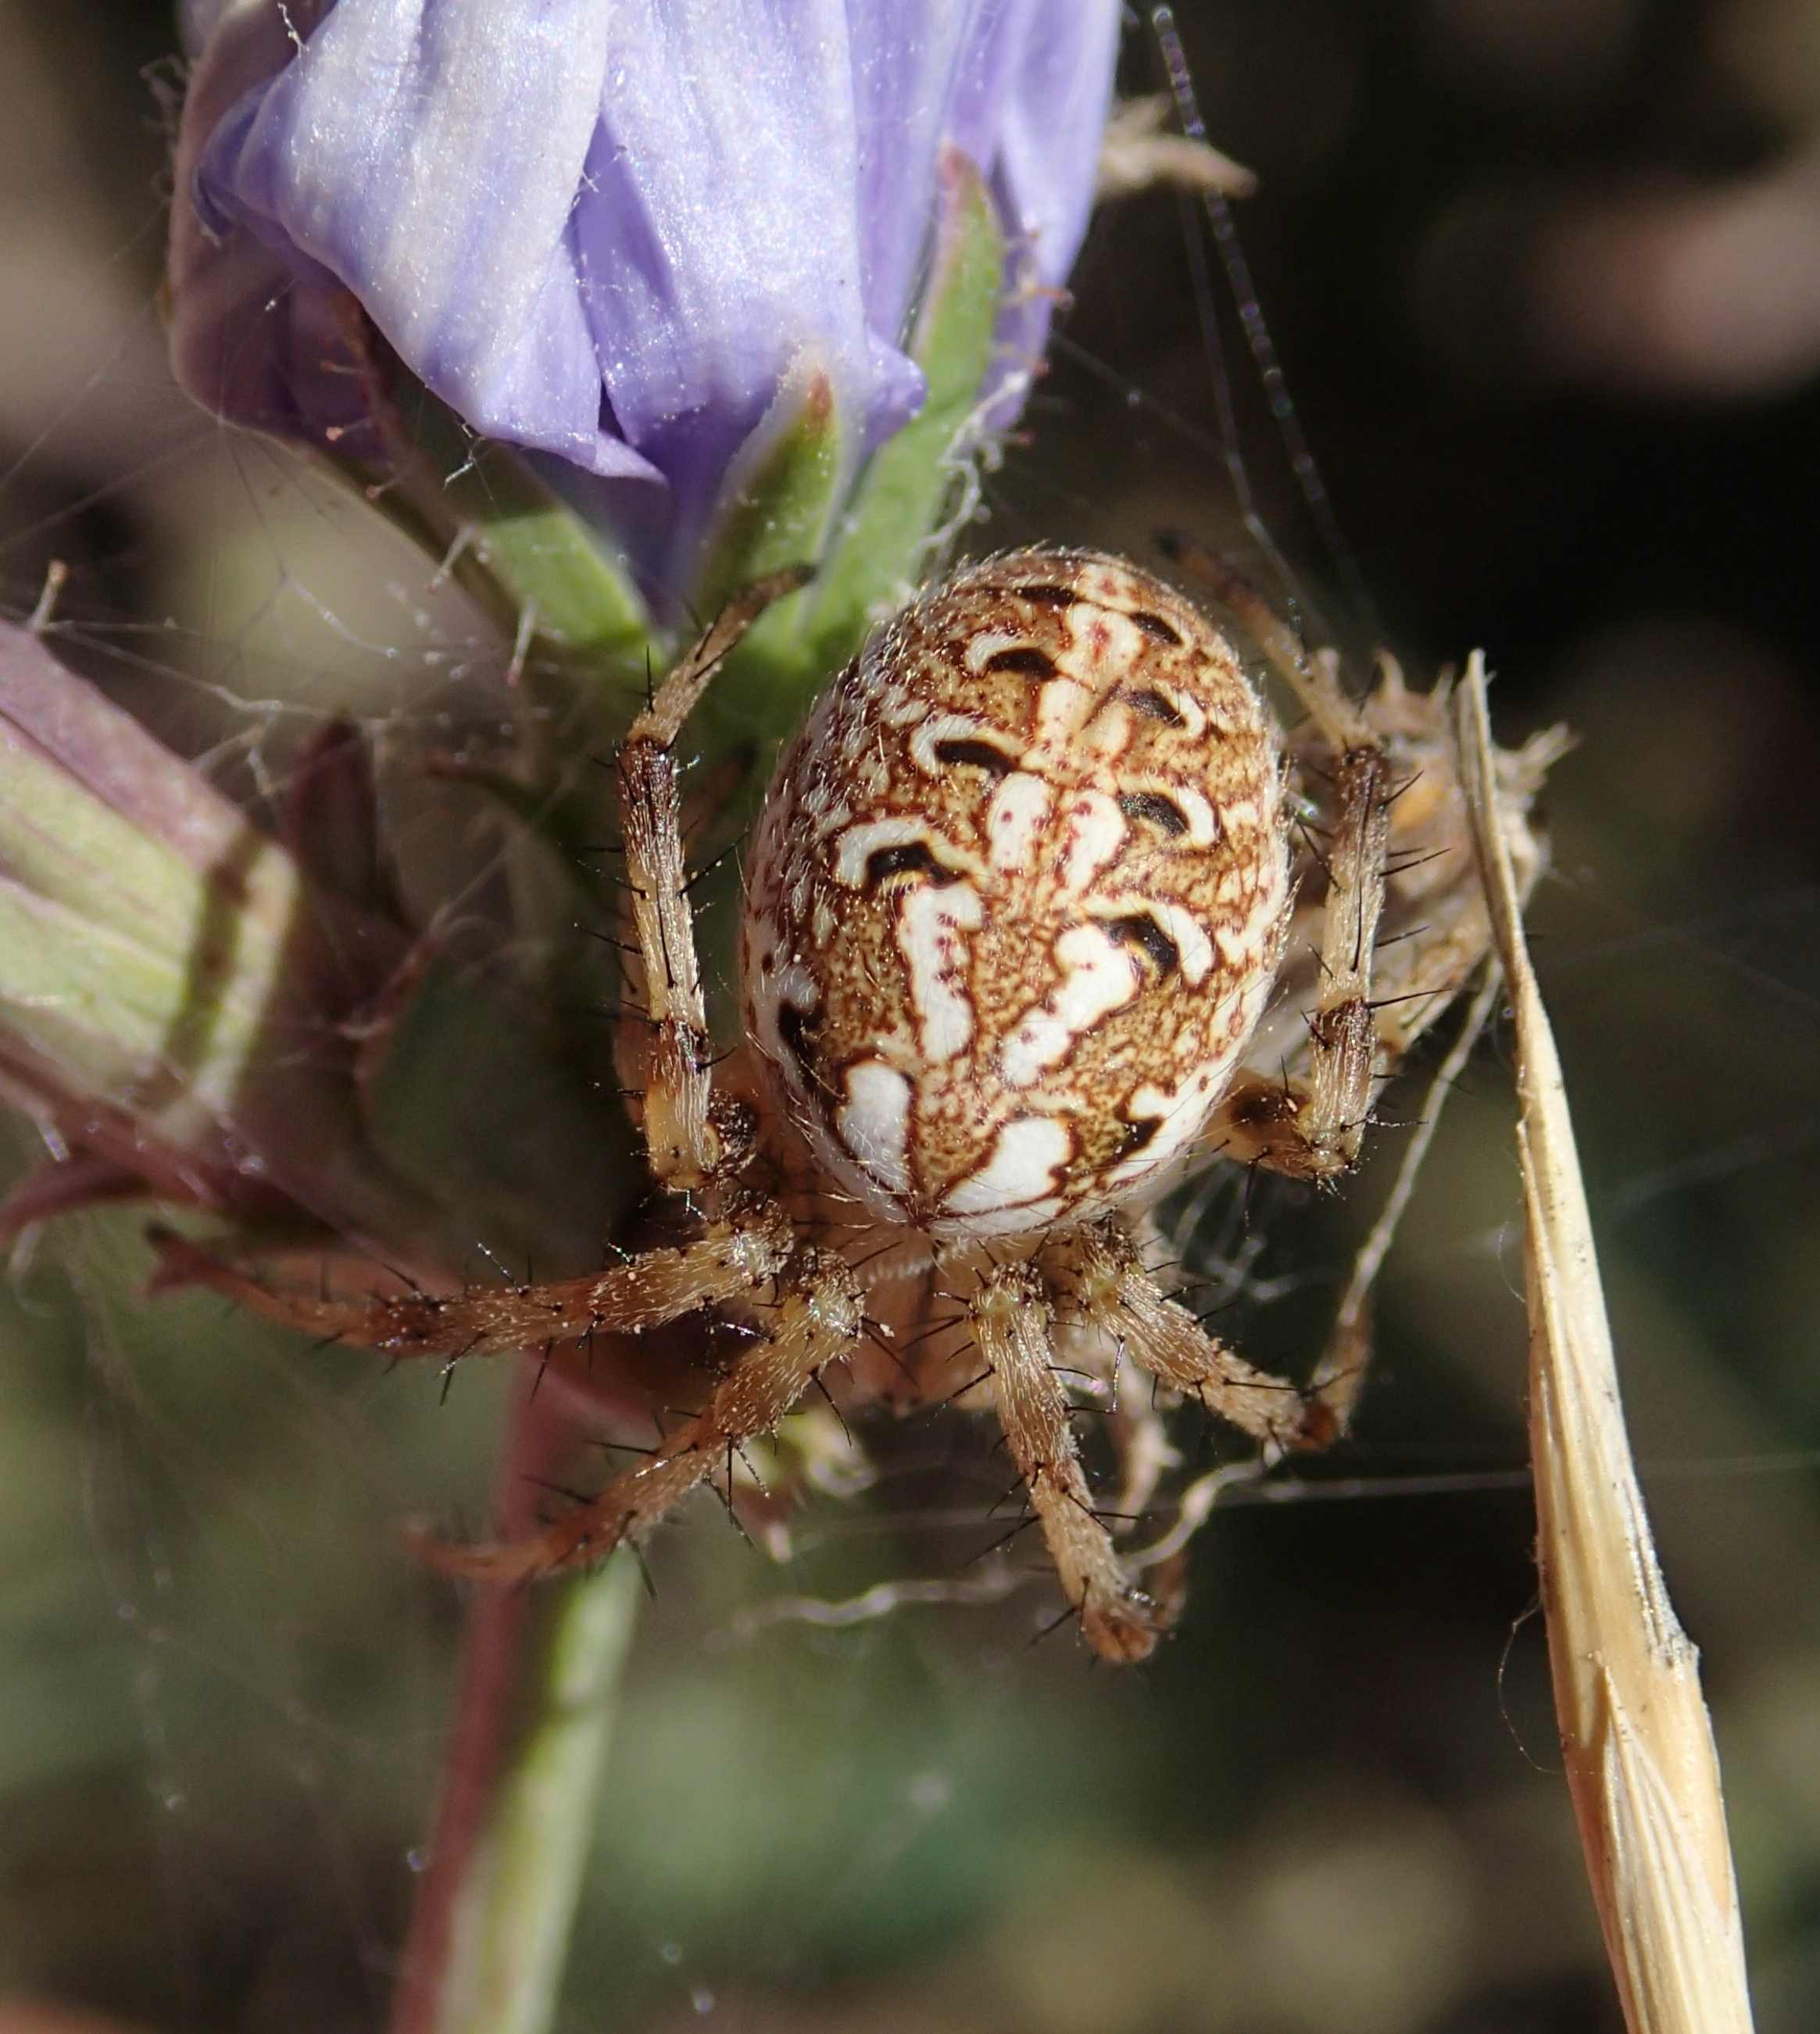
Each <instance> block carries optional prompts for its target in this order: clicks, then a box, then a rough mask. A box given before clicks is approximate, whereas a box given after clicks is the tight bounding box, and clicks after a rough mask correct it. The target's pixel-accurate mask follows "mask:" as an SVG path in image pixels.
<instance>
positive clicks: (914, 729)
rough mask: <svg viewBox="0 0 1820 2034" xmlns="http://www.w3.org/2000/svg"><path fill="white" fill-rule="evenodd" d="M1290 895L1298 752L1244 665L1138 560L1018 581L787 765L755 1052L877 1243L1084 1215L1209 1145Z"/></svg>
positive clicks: (762, 880) (877, 670) (749, 999)
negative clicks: (876, 1226)
mask: <svg viewBox="0 0 1820 2034" xmlns="http://www.w3.org/2000/svg"><path fill="white" fill-rule="evenodd" d="M1288 891H1289V857H1288V849H1287V844H1286V841H1285V831H1284V822H1283V816H1282V761H1281V751H1280V742H1279V739H1278V735H1277V733H1276V730H1275V729H1274V725H1273V723H1272V722H1271V721H1270V717H1269V715H1268V714H1267V712H1266V710H1265V708H1264V707H1263V704H1262V702H1261V701H1260V700H1259V697H1258V696H1257V694H1256V692H1255V689H1253V687H1252V685H1251V682H1250V681H1249V680H1248V677H1246V675H1245V674H1244V671H1243V670H1242V669H1241V668H1240V664H1239V662H1238V660H1237V658H1236V655H1235V653H1234V651H1233V648H1232V647H1231V645H1230V644H1229V643H1228V641H1227V640H1226V638H1225V636H1223V635H1222V634H1221V633H1220V632H1218V630H1217V629H1214V627H1213V626H1212V625H1210V623H1209V622H1207V621H1206V620H1205V619H1204V618H1203V617H1202V616H1201V615H1200V614H1198V613H1197V612H1196V610H1195V609H1194V608H1193V607H1191V606H1190V605H1189V604H1188V602H1186V601H1184V600H1183V599H1181V598H1180V596H1179V595H1176V593H1175V592H1173V591H1172V590H1171V589H1170V588H1169V587H1166V586H1165V585H1164V584H1162V583H1161V581H1159V580H1156V579H1154V578H1153V577H1151V576H1150V575H1149V574H1148V573H1146V572H1142V571H1139V569H1137V568H1136V567H1135V566H1132V565H1128V564H1125V563H1124V562H1122V561H1119V560H1116V559H1113V558H1110V557H1104V556H1101V555H1098V554H1092V553H1079V552H1060V551H1050V550H1032V551H1024V552H1019V553H1015V554H1011V555H1008V556H1005V557H998V558H995V559H993V560H991V561H989V562H987V563H985V564H984V565H977V566H974V567H972V568H970V569H967V570H966V571H964V572H961V573H960V574H959V575H958V576H956V577H955V578H953V579H951V580H948V582H947V583H946V584H944V585H942V586H940V587H937V588H936V589H935V590H934V591H932V592H931V593H929V595H925V597H924V598H923V599H921V601H919V602H918V603H917V604H916V605H915V606H912V607H911V608H910V609H909V610H907V611H906V613H905V614H902V615H901V616H899V617H898V618H897V619H896V620H895V621H893V622H891V624H890V625H888V626H887V627H885V628H884V629H880V630H879V631H878V632H876V633H875V634H874V636H872V640H870V641H869V644H867V646H866V647H865V650H864V651H862V653H861V655H860V656H859V657H858V658H857V659H856V660H855V661H854V663H853V664H852V665H850V666H849V667H848V668H847V670H846V671H844V672H843V673H842V674H841V675H840V676H839V677H838V678H836V679H835V681H834V682H833V683H832V684H831V685H830V686H829V687H828V689H827V691H826V692H824V694H823V696H822V697H821V699H820V700H819V701H818V703H817V704H816V707H815V708H814V710H813V711H812V713H811V715H810V716H809V720H808V722H806V724H805V726H804V728H803V730H802V731H801V734H799V736H798V737H797V740H796V741H795V743H794V745H793V746H792V747H791V749H790V751H789V752H788V753H787V754H786V756H785V757H784V758H783V760H782V764H780V765H779V771H778V774H777V776H776V778H775V780H774V781H773V782H772V785H771V790H770V794H769V795H768V797H767V800H766V804H765V808H764V814H763V816H762V817H761V819H760V824H759V827H758V832H757V836H756V842H755V846H754V854H753V860H752V868H751V872H750V876H749V891H748V897H747V903H746V910H745V923H744V927H743V933H742V940H741V975H742V989H743V996H744V1000H745V1015H746V1021H747V1025H748V1029H749V1035H750V1036H752V1038H755V1039H756V1041H757V1042H758V1045H759V1046H760V1050H761V1052H762V1053H763V1054H764V1057H765V1059H766V1060H767V1062H768V1063H769V1064H770V1067H771V1070H772V1075H773V1079H774V1080H775V1083H776V1085H777V1086H778V1088H779V1091H780V1099H781V1100H782V1101H783V1102H784V1103H785V1104H786V1106H787V1107H788V1109H789V1110H790V1114H791V1115H792V1116H793V1117H794V1119H795V1120H797V1123H798V1124H799V1125H800V1126H801V1128H802V1129H803V1131H804V1132H805V1135H807V1137H808V1138H809V1142H810V1144H811V1146H812V1149H813V1150H814V1151H815V1154H816V1158H817V1159H818V1161H819V1162H820V1164H821V1165H823V1166H824V1168H825V1169H826V1170H827V1172H828V1173H829V1174H830V1175H831V1177H832V1179H833V1180H835V1182H837V1183H838V1184H839V1185H840V1186H842V1188H845V1189H846V1191H848V1192H853V1193H855V1194H857V1195H859V1196H860V1197H861V1199H863V1200H864V1201H865V1203H867V1204H868V1205H869V1207H871V1208H872V1210H873V1211H874V1212H875V1213H876V1214H878V1215H880V1217H881V1218H885V1219H887V1220H893V1221H899V1222H910V1223H911V1224H914V1225H915V1226H917V1227H918V1228H921V1229H925V1230H926V1231H927V1232H929V1233H931V1234H933V1235H935V1236H938V1237H985V1236H990V1235H994V1234H1003V1233H1009V1232H1012V1231H1017V1230H1023V1229H1033V1228H1036V1227H1039V1226H1042V1225H1047V1224H1049V1223H1051V1222H1054V1221H1056V1219H1057V1218H1061V1217H1064V1216H1067V1217H1079V1218H1086V1217H1089V1216H1091V1215H1093V1214H1096V1213H1098V1212H1101V1211H1102V1210H1105V1208H1107V1207H1110V1206H1113V1205H1114V1204H1116V1203H1119V1202H1120V1201H1124V1200H1125V1199H1129V1198H1131V1196H1132V1195H1134V1194H1135V1193H1137V1192H1139V1191H1140V1190H1142V1189H1143V1188H1146V1186H1152V1185H1154V1184H1156V1182H1157V1180H1158V1175H1159V1174H1161V1173H1165V1171H1166V1170H1168V1169H1169V1168H1170V1167H1171V1165H1172V1163H1173V1161H1176V1160H1179V1159H1180V1158H1184V1156H1185V1155H1186V1154H1188V1151H1189V1150H1191V1147H1192V1146H1193V1145H1194V1143H1195V1139H1196V1137H1197V1135H1198V1133H1199V1131H1200V1129H1201V1128H1202V1126H1203V1123H1204V1122H1205V1120H1206V1116H1207V1115H1208V1113H1209V1112H1210V1109H1212V1108H1213V1106H1214V1104H1215V1102H1216V1101H1218V1098H1219V1096H1220V1094H1221V1090H1223V1088H1224V1087H1225V1085H1226V1083H1227V1082H1228V1080H1229V1078H1230V1076H1231V1075H1232V1073H1233V1070H1234V1068H1236V1065H1237V1064H1238V1061H1239V1060H1240V1056H1241V1055H1242V1054H1243V1053H1244V1048H1245V1045H1246V1042H1247V1041H1248V1038H1249V1037H1250V1035H1251V1030H1252V1029H1253V1027H1254V1026H1255V1023H1256V1022H1257V1019H1258V1016H1259V1012H1260V1011H1261V1008H1262V1007H1263V1001H1264V1000H1265V997H1266V995H1267V994H1268V992H1269V989H1270V983H1271V981H1272V979H1273V977H1274V972H1275V968H1276V963H1277V959H1278V947H1279V944H1280V939H1281V929H1282V922H1283V918H1284V914H1285V907H1286V903H1287V898H1288Z"/></svg>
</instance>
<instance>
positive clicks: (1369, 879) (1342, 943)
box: [1209, 741, 1390, 1184]
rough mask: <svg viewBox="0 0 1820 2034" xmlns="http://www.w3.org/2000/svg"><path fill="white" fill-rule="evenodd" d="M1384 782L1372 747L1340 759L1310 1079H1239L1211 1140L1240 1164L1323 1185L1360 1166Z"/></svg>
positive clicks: (1373, 1029)
mask: <svg viewBox="0 0 1820 2034" xmlns="http://www.w3.org/2000/svg"><path fill="white" fill-rule="evenodd" d="M1334 793H1335V812H1334V831H1333V839H1332V842H1331V851H1330V856H1329V860H1328V888H1327V903H1326V906H1325V910H1324V911H1323V921H1322V930H1321V952H1320V980H1321V987H1320V997H1319V1002H1318V1003H1317V1004H1316V1005H1315V1008H1314V1010H1313V1011H1312V1012H1311V1013H1310V1014H1309V1016H1308V1075H1307V1076H1306V1078H1305V1079H1270V1078H1269V1077H1267V1076H1265V1075H1259V1074H1256V1073H1251V1072H1244V1073H1241V1074H1240V1075H1239V1076H1238V1078H1237V1079H1236V1080H1235V1081H1234V1082H1233V1084H1232V1086H1230V1087H1229V1089H1228V1090H1227V1091H1226V1094H1225V1098H1224V1100H1223V1101H1221V1105H1220V1107H1219V1109H1218V1111H1217V1112H1216V1113H1215V1114H1214V1119H1213V1121H1212V1123H1211V1124H1210V1126H1209V1139H1210V1143H1211V1144H1212V1145H1213V1146H1214V1148H1216V1149H1217V1150H1219V1151H1221V1153H1222V1154H1225V1155H1226V1156H1228V1157H1230V1158H1236V1159H1237V1160H1238V1161H1240V1163H1242V1164H1248V1165H1266V1166H1268V1167H1269V1168H1270V1169H1271V1170H1272V1171H1273V1172H1278V1173H1288V1174H1289V1175H1290V1176H1291V1177H1293V1178H1295V1179H1300V1180H1314V1181H1315V1182H1317V1183H1318V1184H1324V1183H1326V1182H1327V1181H1329V1180H1334V1179H1337V1178H1338V1177H1339V1176H1340V1175H1341V1174H1342V1173H1348V1172H1350V1171H1351V1169H1353V1166H1354V1165H1357V1163H1358V1158H1359V1150H1360V1146H1361V1144H1362V1143H1363V1142H1364V1134H1365V1120H1366V1117H1367V1116H1368V1113H1369V1110H1370V1105H1371V1097H1372V1075H1373V1073H1374V1072H1375V1071H1376V1062H1377V1046H1378V1037H1377V1022H1376V1019H1375V1016H1374V1015H1373V1012H1372V1003H1371V990H1372V956H1373V948H1375V944H1376V942H1377V936H1378V921H1379V918H1380V917H1381V916H1382V915H1383V908H1384V886H1385V880H1386V863H1387V852H1388V847H1389V842H1390V763H1389V760H1388V759H1387V757H1386V756H1385V754H1384V752H1383V750H1382V749H1379V747H1377V746H1376V745H1375V743H1372V742H1369V741H1367V742H1362V743H1360V744H1358V745H1355V746H1353V747H1352V748H1349V749H1346V750H1345V752H1344V753H1343V754H1342V756H1341V757H1340V759H1339V762H1338V767H1337V768H1336V771H1335V773H1334Z"/></svg>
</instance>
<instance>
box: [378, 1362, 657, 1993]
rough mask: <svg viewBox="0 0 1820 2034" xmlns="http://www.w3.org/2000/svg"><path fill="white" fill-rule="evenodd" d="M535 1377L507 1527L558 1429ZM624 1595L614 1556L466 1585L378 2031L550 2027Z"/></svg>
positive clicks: (556, 1447)
mask: <svg viewBox="0 0 1820 2034" xmlns="http://www.w3.org/2000/svg"><path fill="white" fill-rule="evenodd" d="M512 1418H513V1424H512V1433H511V1436H510V1439H509V1441H508V1445H507V1447H505V1450H504V1453H503V1454H502V1456H501V1462H500V1467H499V1473H498V1484H497V1489H496V1491H495V1493H494V1496H495V1505H496V1510H497V1514H498V1516H499V1517H500V1518H501V1519H502V1520H503V1521H504V1522H505V1525H506V1526H507V1527H508V1529H509V1530H511V1531H512V1532H514V1533H523V1532H525V1531H528V1530H531V1529H534V1528H535V1524H536V1511H537V1507H538V1501H539V1492H538V1482H537V1480H536V1479H539V1478H542V1477H544V1476H546V1474H547V1473H549V1472H550V1469H553V1468H554V1466H555V1465H556V1464H557V1461H558V1459H559V1458H560V1457H561V1454H562V1453H563V1452H564V1450H565V1449H566V1447H568V1446H569V1443H570V1441H571V1439H572V1435H571V1432H570V1429H569V1424H568V1422H567V1420H565V1418H564V1417H563V1416H562V1414H561V1411H560V1410H559V1409H558V1407H557V1402H556V1394H550V1393H546V1394H542V1395H541V1396H539V1395H538V1394H536V1392H535V1370H534V1369H533V1368H531V1366H530V1365H528V1364H527V1366H526V1368H525V1372H524V1376H523V1379H522V1380H521V1382H520V1387H519V1390H518V1394H517V1398H516V1403H515V1405H514V1409H513V1416H512ZM636 1605H637V1574H636V1569H635V1568H634V1567H632V1564H631V1563H629V1562H624V1561H614V1562H610V1563H608V1564H607V1565H606V1567H604V1568H602V1569H600V1570H599V1571H596V1572H595V1573H593V1574H580V1575H576V1576H572V1577H570V1578H565V1579H564V1580H562V1581H561V1582H552V1583H550V1584H547V1585H546V1586H543V1587H542V1588H540V1589H537V1590H535V1591H531V1590H527V1589H493V1588H482V1589H478V1590H476V1591H475V1594H474V1597H473V1599H472V1604H471V1608H470V1611H469V1613H468V1624H467V1638H466V1642H465V1646H464V1651H463V1666H462V1678H461V1690H460V1697H459V1698H458V1702H457V1706H456V1717H455V1721H454V1724H453V1727H452V1729H451V1731H450V1733H449V1739H448V1749H447V1751H446V1753H445V1758H444V1764H443V1774H442V1788H441V1799H440V1800H439V1802H438V1803H437V1815H436V1828H435V1833H434V1836H433V1840H432V1843H431V1846H430V1859H429V1863H428V1865H427V1867H426V1870H425V1871H424V1874H423V1876H422V1879H421V1880H420V1881H419V1882H418V1891H417V1898H416V1902H415V1907H414V1909H413V1912H412V1914H411V1927H410V1931H409V1933H408V1935H407V1938H406V1942H405V1950H404V1960H403V1969H402V1972H401V1973H400V1979H399V1988H398V1993H397V1997H396V2002H395V2005H394V2009H393V2013H392V2034H542V2030H543V2029H545V2028H548V2027H549V2026H550V2025H551V2023H552V2021H553V2019H554V2014H555V2010H556V2006H557V1996H558V1994H559V1992H560V1991H561V1981H562V1971H563V1965H564V1961H565V1955H566V1952H567V1949H568V1943H569V1929H570V1925H571V1923H572V1920H573V1919H574V1915H575V1908H576V1901H577V1899H578V1897H579V1896H580V1889H581V1878H582V1873H583V1871H584V1868H585V1866H586V1864H587V1852H588V1845H589V1841H590V1838H591V1836H592V1833H593V1828H594V1815H595V1802H596V1799H597V1798H598V1795H599V1776H600V1769H601V1766H602V1762H603V1761H604V1759H605V1758H606V1751H607V1747H608V1743H609V1741H610V1737H611V1735H612V1729H613V1724H614V1719H615V1717H616V1714H617V1699H616V1698H617V1693H618V1687H619V1676H620V1672H621V1668H622V1667H623V1665H624V1664H625V1657H626V1654H627V1652H628V1649H629V1645H630V1641H631V1636H632V1625H633V1623H634V1619H635V1613H636Z"/></svg>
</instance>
